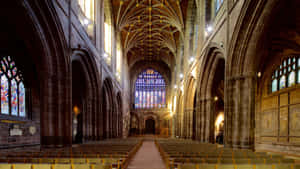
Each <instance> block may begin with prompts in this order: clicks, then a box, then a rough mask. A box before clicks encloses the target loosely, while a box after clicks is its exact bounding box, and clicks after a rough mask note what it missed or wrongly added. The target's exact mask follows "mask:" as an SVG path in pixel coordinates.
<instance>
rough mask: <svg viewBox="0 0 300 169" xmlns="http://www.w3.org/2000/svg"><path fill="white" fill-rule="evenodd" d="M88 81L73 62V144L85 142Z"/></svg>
mask: <svg viewBox="0 0 300 169" xmlns="http://www.w3.org/2000/svg"><path fill="white" fill-rule="evenodd" d="M85 81H86V79H85V76H84V72H83V70H82V67H81V65H80V63H79V62H78V61H73V62H72V107H73V119H72V120H73V122H72V134H73V137H72V138H73V143H77V144H80V143H82V142H83V114H85V113H86V112H85V102H86V101H85V100H86V83H85Z"/></svg>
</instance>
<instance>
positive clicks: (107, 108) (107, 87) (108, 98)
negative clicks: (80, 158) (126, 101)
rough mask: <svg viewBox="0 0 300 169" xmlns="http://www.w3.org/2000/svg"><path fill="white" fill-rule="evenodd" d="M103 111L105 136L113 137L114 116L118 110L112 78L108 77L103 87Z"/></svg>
mask: <svg viewBox="0 0 300 169" xmlns="http://www.w3.org/2000/svg"><path fill="white" fill-rule="evenodd" d="M101 93H102V97H101V99H102V104H101V107H102V112H103V133H104V134H103V137H104V138H112V137H113V136H114V132H115V131H113V128H114V127H113V125H114V121H113V117H114V114H115V113H114V111H115V110H116V107H115V105H114V104H115V101H114V95H113V84H112V81H111V79H110V78H106V79H105V80H104V82H103V87H102V92H101Z"/></svg>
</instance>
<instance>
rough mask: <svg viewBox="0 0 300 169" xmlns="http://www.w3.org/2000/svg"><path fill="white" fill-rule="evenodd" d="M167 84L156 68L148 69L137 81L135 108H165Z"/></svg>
mask: <svg viewBox="0 0 300 169" xmlns="http://www.w3.org/2000/svg"><path fill="white" fill-rule="evenodd" d="M165 91H166V84H165V80H164V78H163V77H162V75H161V74H160V73H159V72H157V71H156V70H154V69H146V70H144V71H143V72H142V73H141V74H139V75H138V78H137V80H136V82H135V104H134V106H135V108H146V109H149V108H163V107H165V105H166V99H165V98H166V92H165Z"/></svg>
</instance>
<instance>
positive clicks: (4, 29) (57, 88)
mask: <svg viewBox="0 0 300 169" xmlns="http://www.w3.org/2000/svg"><path fill="white" fill-rule="evenodd" d="M0 8H1V10H0V18H1V20H2V24H3V25H2V26H1V31H0V32H1V33H0V34H1V37H2V38H1V40H0V44H1V52H3V51H5V53H6V54H9V55H14V56H17V55H18V56H17V57H18V58H17V62H21V63H22V64H21V65H22V66H21V68H22V67H23V68H24V70H25V69H26V70H29V71H28V72H25V75H24V76H27V80H28V82H29V83H27V85H28V86H29V87H30V88H31V91H32V92H31V94H32V96H33V97H32V98H33V99H34V101H35V102H34V103H35V104H31V105H30V106H29V107H31V109H32V110H33V111H30V114H29V119H28V122H26V123H32V124H34V123H35V124H37V125H36V128H37V131H38V132H40V133H38V134H40V136H36V135H37V134H36V135H35V137H36V138H38V140H35V141H34V142H35V143H40V144H41V145H42V147H50V146H51V147H52V146H63V145H71V144H72V134H71V123H72V122H71V105H70V104H71V103H70V97H71V92H70V86H71V83H70V78H69V77H70V75H71V74H70V65H69V56H68V54H67V53H66V51H68V50H67V49H68V48H67V43H66V40H65V39H64V38H65V36H64V34H63V31H62V26H61V24H60V22H59V18H58V16H57V15H56V11H55V8H54V7H53V4H52V2H51V1H34V2H33V1H27V0H12V1H7V2H5V3H3V4H2V5H1V7H0ZM40 9H43V10H40ZM12 10H13V11H14V14H12V13H11V11H12ZM53 35H56V36H53ZM7 36H9V37H8V38H6V37H7ZM15 40H16V41H15ZM23 49H26V51H23ZM12 51H13V52H12ZM20 51H22V52H24V53H19V52H20ZM27 68H28V69H27ZM25 78H26V77H25ZM26 123H24V124H25V125H26ZM23 140H27V138H25V136H24V139H23ZM17 144H23V143H22V142H20V143H16V144H15V145H17Z"/></svg>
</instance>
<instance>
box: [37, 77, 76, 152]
mask: <svg viewBox="0 0 300 169" xmlns="http://www.w3.org/2000/svg"><path fill="white" fill-rule="evenodd" d="M45 76H47V75H46V74H45ZM68 77H69V76H67V77H64V78H60V77H57V75H52V76H50V77H48V78H45V79H43V82H42V90H43V91H42V98H41V99H42V101H41V117H40V118H41V119H40V121H41V146H42V147H62V146H71V145H72V111H71V94H70V93H71V88H70V86H71V80H70V78H68Z"/></svg>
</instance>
